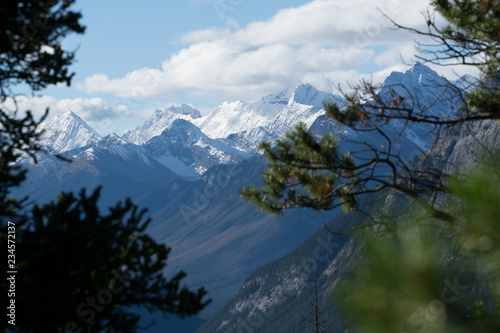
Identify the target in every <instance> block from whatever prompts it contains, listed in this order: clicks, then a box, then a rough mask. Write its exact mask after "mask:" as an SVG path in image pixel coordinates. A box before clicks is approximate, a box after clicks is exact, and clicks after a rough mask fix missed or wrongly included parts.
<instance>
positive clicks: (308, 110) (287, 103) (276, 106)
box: [193, 84, 341, 151]
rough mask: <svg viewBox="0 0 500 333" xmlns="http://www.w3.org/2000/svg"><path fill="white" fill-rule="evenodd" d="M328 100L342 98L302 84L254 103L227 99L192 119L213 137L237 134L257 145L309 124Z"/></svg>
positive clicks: (251, 144) (250, 145)
mask: <svg viewBox="0 0 500 333" xmlns="http://www.w3.org/2000/svg"><path fill="white" fill-rule="evenodd" d="M325 100H337V101H341V98H340V97H338V96H334V95H331V94H328V93H326V92H322V91H319V90H317V89H315V88H314V87H313V86H311V85H310V84H302V85H300V86H298V87H296V88H295V89H288V90H284V91H282V92H280V93H278V94H273V95H268V96H266V97H263V98H262V99H261V100H260V101H257V102H253V103H245V102H241V101H240V102H233V103H228V102H224V103H223V104H222V105H220V106H219V107H217V108H216V109H215V110H214V111H213V112H212V113H210V114H209V115H207V116H205V117H203V118H199V119H197V120H195V121H193V123H194V124H196V125H198V127H199V128H200V129H201V130H202V131H203V132H204V133H205V134H206V135H208V136H209V137H211V138H229V137H230V136H233V139H234V135H235V134H236V135H237V137H239V141H241V140H243V141H245V140H246V141H247V142H246V145H247V146H249V147H252V148H255V147H256V146H257V145H258V144H259V143H260V142H262V139H271V140H272V139H276V138H278V137H280V136H282V135H283V134H285V133H286V132H287V131H289V130H290V129H292V128H293V127H294V126H295V125H296V124H298V123H299V122H301V121H302V122H304V123H306V125H308V126H310V125H311V124H312V123H313V122H314V121H315V120H316V118H317V117H318V116H320V115H322V114H323V111H322V109H323V102H324V101H325ZM243 146H244V145H241V144H240V145H237V147H240V148H242V147H243ZM247 151H248V149H247Z"/></svg>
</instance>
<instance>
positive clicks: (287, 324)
mask: <svg viewBox="0 0 500 333" xmlns="http://www.w3.org/2000/svg"><path fill="white" fill-rule="evenodd" d="M402 85H404V86H405V88H406V89H404V90H400V89H402ZM448 87H449V82H448V81H446V79H444V78H442V77H440V76H439V75H438V74H437V73H436V72H434V71H432V70H430V69H429V68H427V67H425V66H423V65H420V64H417V65H415V66H414V67H412V68H411V69H409V70H408V71H406V72H405V73H392V74H391V75H390V76H389V77H388V78H387V79H386V80H385V81H384V82H383V84H382V85H381V86H380V88H379V91H378V93H379V95H380V97H381V98H388V97H389V96H391V89H394V90H396V89H397V90H399V91H398V92H400V93H404V94H405V95H403V96H405V97H406V98H407V101H408V102H410V101H417V100H418V102H419V103H420V104H419V105H418V106H417V107H416V109H417V110H422V111H423V112H426V114H432V115H436V116H439V115H445V116H446V117H452V116H453V112H457V111H459V110H460V107H458V104H454V103H455V100H454V99H455V98H456V91H454V90H449V89H453V88H448ZM434 94H438V96H442V97H443V100H441V99H440V98H436V96H434ZM446 98H450V99H451V102H450V100H446ZM365 103H371V100H369V99H366V100H365ZM405 126H406V127H405ZM310 128H311V131H312V132H313V133H314V134H316V135H317V136H320V135H321V134H322V133H324V132H326V131H329V132H333V133H334V134H335V135H337V136H338V137H339V138H340V143H339V144H340V149H341V150H343V151H359V149H360V148H363V147H364V148H366V146H363V144H364V143H369V144H371V145H374V146H375V145H377V146H378V145H381V146H386V145H387V138H389V139H394V138H398V140H397V141H395V142H396V143H397V145H398V147H397V149H399V150H400V153H401V156H402V157H403V158H404V159H405V160H406V161H410V160H411V159H412V158H413V155H414V154H415V153H418V152H420V151H425V150H427V149H428V148H429V147H430V146H431V144H432V142H433V141H434V139H435V136H434V135H433V133H429V132H428V131H429V129H430V128H429V127H428V126H425V125H424V126H417V125H415V126H414V125H413V124H402V123H399V122H395V123H394V124H391V123H389V124H380V128H381V129H383V131H384V132H385V134H386V135H387V137H383V136H381V135H379V134H378V133H377V132H365V131H360V132H358V131H354V130H352V129H350V128H347V127H345V126H339V125H338V124H335V123H334V122H332V121H331V119H328V118H327V117H326V116H324V115H323V116H320V117H318V118H317V119H316V120H315V122H314V123H313V124H312V125H311V127H310ZM403 128H406V129H405V130H404V132H402V130H403ZM497 128H498V126H496V127H494V126H493V125H492V124H491V123H487V122H484V124H482V125H481V126H480V125H479V124H475V127H474V128H473V129H472V130H471V131H466V129H465V128H459V129H456V130H457V133H456V134H455V135H452V136H451V137H450V136H449V135H447V136H444V137H446V138H447V139H446V140H448V141H449V142H448V141H445V142H444V144H440V145H434V146H433V147H434V149H435V150H436V151H435V154H436V156H435V158H431V160H436V161H443V160H445V161H447V163H445V165H450V164H451V163H453V164H454V165H456V164H457V163H458V160H460V161H462V163H463V162H464V160H465V162H466V161H467V158H466V157H465V156H468V155H469V156H471V155H473V154H474V151H477V150H479V149H477V148H479V146H480V144H479V143H476V145H475V146H474V148H470V149H469V148H468V147H471V142H470V141H471V140H473V138H474V137H478V138H482V139H483V141H484V142H486V143H488V144H490V143H491V141H495V142H496V141H499V140H500V136H499V135H496V134H494V133H495V131H496V133H498V131H497ZM480 133H483V134H480ZM453 138H454V139H453ZM457 150H458V151H457ZM431 153H432V152H431ZM438 153H439V155H440V156H437V154H438ZM433 156H434V155H433ZM443 156H445V158H443ZM357 157H359V158H362V157H363V155H362V154H359V155H357ZM382 172H383V171H382ZM381 197H382V198H383V197H384V196H381ZM369 199H370V198H364V199H363V201H362V203H361V204H360V205H361V207H363V205H366V204H368V202H369ZM389 201H390V200H388V202H389ZM384 207H385V206H384ZM329 213H331V212H329ZM321 214H324V212H318V215H321ZM365 218H366V216H365V215H363V214H360V213H353V214H348V215H339V216H337V217H335V218H334V219H333V221H332V222H331V223H329V229H330V230H342V228H345V227H354V226H357V225H359V224H361V223H363V221H364V219H365ZM357 260H358V259H357V257H356V246H355V244H354V243H353V241H352V240H350V239H349V237H348V236H347V235H332V234H331V233H330V232H329V231H327V230H325V229H321V230H319V231H318V232H316V233H315V234H314V235H313V236H311V237H310V238H308V239H307V240H306V241H305V242H303V243H302V244H301V245H300V246H298V247H297V248H296V249H295V250H294V251H292V252H291V253H289V254H287V255H286V256H284V257H282V258H279V259H276V260H274V261H272V262H270V263H268V264H266V265H263V266H261V267H259V268H258V269H257V270H256V271H255V272H253V273H252V274H250V275H249V276H248V277H247V279H246V280H245V282H244V283H243V284H242V287H241V288H240V290H239V292H238V294H237V295H236V296H234V297H233V298H232V299H231V300H230V301H228V302H227V303H226V304H225V305H224V306H223V307H222V308H221V310H219V311H218V312H217V313H216V314H215V315H214V316H213V317H212V318H210V319H209V320H207V321H206V322H205V323H204V324H203V325H202V326H201V327H200V328H199V329H198V330H197V332H199V333H205V332H207V333H208V332H210V333H214V332H233V331H234V332H244V331H248V332H275V333H278V332H306V331H309V329H310V325H309V324H308V322H307V321H306V320H305V319H304V317H306V319H312V315H311V317H309V318H307V316H308V315H309V314H311V313H312V311H313V307H312V305H311V302H313V301H314V287H313V281H314V280H316V283H317V286H318V304H319V309H320V311H321V312H322V314H323V316H324V318H326V320H327V323H326V325H325V327H326V326H329V325H331V327H332V329H333V331H335V332H337V331H338V332H344V331H345V330H346V329H347V328H349V327H347V326H346V324H345V322H344V321H343V319H342V317H341V316H340V314H339V311H338V310H337V309H336V308H335V305H334V304H332V302H331V298H330V296H329V295H330V294H331V289H332V288H334V287H335V283H336V279H337V278H338V277H339V275H340V274H341V273H342V272H343V271H345V269H346V268H347V267H349V265H351V264H353V263H354V264H356V262H357Z"/></svg>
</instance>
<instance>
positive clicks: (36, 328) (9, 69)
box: [0, 0, 210, 333]
mask: <svg viewBox="0 0 500 333" xmlns="http://www.w3.org/2000/svg"><path fill="white" fill-rule="evenodd" d="M73 3H74V0H64V1H62V0H46V1H38V0H22V1H21V0H18V1H4V2H2V3H1V4H0V103H3V102H5V101H6V100H7V99H11V101H13V102H14V104H15V103H16V98H15V93H14V89H15V88H16V87H18V86H19V85H20V84H25V85H27V86H28V87H30V88H31V89H32V91H33V92H35V91H38V90H40V89H43V88H45V87H47V86H49V85H51V84H56V83H60V82H65V83H67V84H68V85H69V84H70V83H71V78H72V77H73V73H69V66H70V65H71V63H72V62H73V60H74V53H72V52H67V51H65V50H64V49H63V48H62V46H61V42H62V38H64V37H65V36H66V35H67V34H70V33H83V32H84V27H83V26H82V25H81V24H80V23H79V19H80V17H81V15H80V13H76V12H74V11H72V10H70V7H71V5H72V4H73ZM18 111H19V110H17V109H16V110H14V111H7V110H6V109H5V108H4V107H1V108H0V152H1V154H0V232H1V235H2V237H1V239H0V244H1V247H2V248H3V249H5V248H8V251H9V252H8V256H9V257H8V259H9V261H8V265H9V267H8V270H9V271H10V272H13V273H9V275H8V277H7V279H5V278H4V279H2V281H1V282H0V287H1V288H2V290H3V291H5V293H6V295H7V296H8V297H7V298H2V300H4V302H5V301H6V302H7V303H4V302H2V307H4V309H7V313H6V314H7V316H6V317H4V318H3V320H2V321H1V323H0V331H2V332H41V333H47V332H136V331H137V329H138V327H137V323H138V321H139V319H140V318H139V316H138V315H137V314H135V313H134V307H145V308H146V309H148V310H150V311H153V310H158V311H160V312H162V313H163V314H172V315H176V316H180V317H185V316H191V315H194V314H197V313H198V312H199V311H201V310H202V309H203V308H204V307H205V306H206V305H207V304H208V303H209V302H210V300H207V299H206V297H205V296H206V291H205V290H204V289H203V288H199V289H198V290H196V291H191V290H190V289H188V288H187V287H186V286H181V284H182V281H183V279H184V277H185V276H186V274H185V273H184V272H182V271H181V272H178V273H177V274H175V275H174V276H173V277H171V278H170V279H167V278H166V277H165V276H164V268H165V266H166V260H167V257H168V253H169V251H170V249H169V248H168V247H166V246H165V245H164V244H159V243H157V242H156V241H155V240H154V239H153V238H151V236H149V235H148V234H147V232H146V228H147V226H148V225H149V223H150V220H149V219H147V218H145V211H144V210H139V208H138V207H137V206H135V205H134V204H132V203H131V202H130V201H129V200H127V201H126V202H125V203H117V204H116V205H115V206H114V207H111V208H110V209H109V212H108V213H107V214H103V213H101V212H100V211H99V209H98V208H97V207H98V204H97V203H98V200H99V195H100V189H98V190H96V191H95V192H94V193H92V194H91V195H87V194H86V192H85V191H84V190H82V191H81V192H80V194H79V195H78V196H75V195H73V194H72V193H61V194H60V195H59V197H58V198H57V200H55V201H52V202H50V203H48V204H46V205H43V206H41V207H40V206H35V207H34V208H33V209H28V208H27V207H26V200H27V198H14V197H12V195H11V194H10V190H11V189H12V188H13V187H15V186H18V185H20V184H21V183H22V182H23V181H24V180H25V179H26V177H27V176H28V175H27V174H26V171H25V170H23V169H21V168H20V167H19V165H17V164H16V162H17V160H18V159H19V158H20V157H21V156H22V155H23V154H24V155H28V156H30V157H31V158H32V159H33V161H34V162H36V161H37V159H36V156H37V154H38V153H43V152H44V151H43V148H42V147H41V146H40V145H39V138H40V135H41V134H42V132H41V131H40V123H41V122H42V121H43V120H44V119H45V117H46V116H47V114H48V110H47V111H46V113H45V116H44V117H42V118H41V119H40V120H35V118H34V117H33V115H32V114H31V113H30V112H29V110H22V114H24V115H23V116H20V115H19V114H18ZM45 153H47V152H45ZM6 261H7V260H6ZM2 267H3V266H2ZM16 271H17V273H15V272H16Z"/></svg>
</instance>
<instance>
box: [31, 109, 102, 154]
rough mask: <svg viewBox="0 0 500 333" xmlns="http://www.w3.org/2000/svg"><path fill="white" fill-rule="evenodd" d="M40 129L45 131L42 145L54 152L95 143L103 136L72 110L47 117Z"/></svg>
mask: <svg viewBox="0 0 500 333" xmlns="http://www.w3.org/2000/svg"><path fill="white" fill-rule="evenodd" d="M40 129H42V130H43V131H44V133H43V134H42V137H41V140H42V145H43V146H44V147H45V148H47V149H48V150H49V151H52V152H54V153H63V152H66V151H68V150H72V149H75V148H80V147H84V146H87V145H90V144H95V143H97V142H99V141H100V140H101V139H102V136H101V135H100V134H99V133H97V131H96V130H94V129H93V128H92V127H90V126H89V125H88V124H87V123H86V122H85V121H83V120H82V119H81V118H80V117H78V116H77V115H76V114H75V113H73V112H72V111H68V112H66V113H64V114H62V115H59V116H55V117H53V118H51V119H47V120H46V121H44V122H43V123H42V125H41V126H40Z"/></svg>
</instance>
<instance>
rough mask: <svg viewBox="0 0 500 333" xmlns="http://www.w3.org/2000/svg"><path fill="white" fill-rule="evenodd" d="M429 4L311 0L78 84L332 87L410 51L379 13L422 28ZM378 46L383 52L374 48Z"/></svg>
mask: <svg viewBox="0 0 500 333" xmlns="http://www.w3.org/2000/svg"><path fill="white" fill-rule="evenodd" d="M428 6H429V1H428V0H351V1H341V0H315V1H312V2H310V3H308V4H305V5H303V6H300V7H297V8H289V9H282V10H280V11H279V12H278V13H277V14H276V15H275V16H274V17H272V18H271V19H269V20H266V21H261V22H253V23H251V24H249V25H248V26H247V27H245V28H241V29H237V30H236V31H234V32H233V31H231V30H230V29H220V28H213V29H205V30H197V31H192V32H189V33H187V34H185V35H184V36H183V38H182V41H183V42H185V43H187V44H188V45H186V47H185V48H183V49H181V50H180V51H178V52H177V53H174V54H172V55H171V56H170V57H169V58H168V59H166V60H165V61H163V63H162V64H161V67H160V68H142V69H137V70H134V71H131V72H130V73H128V74H126V75H125V76H123V77H121V78H113V79H112V78H109V77H108V76H107V75H105V74H95V75H93V76H91V77H88V78H86V79H85V80H84V81H83V82H81V83H79V84H78V85H77V87H78V88H79V89H81V90H84V91H86V92H90V93H93V92H107V93H113V94H115V95H117V96H119V97H123V98H127V97H133V98H140V97H155V96H156V97H163V98H165V97H168V98H169V99H175V96H176V93H177V92H182V95H183V96H191V97H213V96H216V97H224V98H227V99H232V98H240V99H254V98H259V97H261V96H262V95H265V94H267V93H270V92H273V91H278V90H280V89H283V88H287V87H290V86H293V85H297V84H300V83H304V82H308V83H311V84H313V85H315V86H317V87H318V88H320V89H325V88H326V89H329V88H330V89H329V90H331V84H332V82H333V83H344V82H345V81H350V82H352V80H355V79H357V78H361V77H362V75H361V74H360V73H358V72H357V71H356V68H359V67H360V66H366V65H370V64H372V66H376V65H377V66H379V67H381V68H383V69H382V70H381V71H380V72H379V73H382V72H386V71H387V70H389V69H390V68H394V65H395V64H398V63H400V60H399V54H398V52H402V53H404V54H405V55H406V54H409V53H411V50H412V49H413V46H412V44H411V43H410V42H409V41H411V40H412V39H413V38H414V37H415V36H414V35H412V34H410V33H408V32H407V31H401V30H399V31H395V30H391V29H389V28H390V27H391V26H392V24H391V23H390V21H389V20H388V19H387V18H385V17H384V16H383V15H382V14H381V13H380V11H382V12H384V13H385V14H387V15H388V16H389V17H391V18H392V19H394V20H395V21H396V22H399V23H401V24H403V25H405V26H409V27H413V28H419V29H425V21H424V19H423V17H422V15H421V12H422V11H423V10H425V9H426V8H427V7H428ZM379 10H380V11H379ZM410 45H411V46H410ZM380 48H385V49H386V51H384V52H382V53H379V54H377V52H375V51H374V50H375V49H380ZM375 76H376V75H375Z"/></svg>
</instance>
